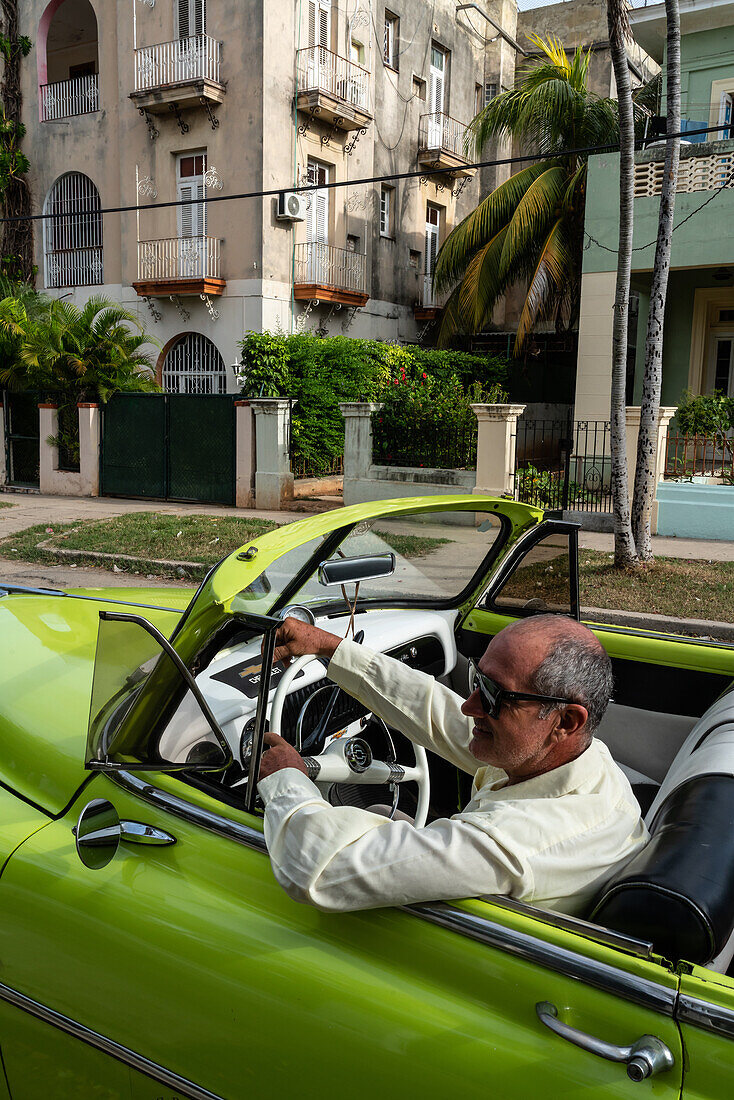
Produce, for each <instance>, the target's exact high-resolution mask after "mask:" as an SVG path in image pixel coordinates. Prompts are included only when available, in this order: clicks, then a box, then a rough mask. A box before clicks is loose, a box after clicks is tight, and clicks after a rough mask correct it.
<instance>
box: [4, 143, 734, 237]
mask: <svg viewBox="0 0 734 1100" xmlns="http://www.w3.org/2000/svg"><path fill="white" fill-rule="evenodd" d="M731 128H732V125H731V123H729V124H727V125H725V126H705V127H703V128H702V129H700V130H688V131H686V132H685V133H682V132H681V133H677V134H668V135H667V137H666V138H665V139H664V140H665V141H672V140H673V139H675V138H686V137H691V136H692V135H693V134H709V133H715V132H718V131H720V130H726V131H727V132H728V131H729V130H731ZM637 144H639V145H640V147H642V143H639V142H638V143H637ZM616 152H619V143H618V142H614V143H612V144H609V145H586V146H582V147H580V148H577V149H563V150H561V151H559V152H557V153H526V154H524V155H523V156H515V157H500V158H497V159H495V160H478V161H472V162H468V163H466V164H464V165H462V171H466V170H468V171H474V170H479V169H481V168H499V167H502V166H503V165H508V164H533V163H536V162H539V161H547V160H561V159H563V158H565V157H574V156H588V155H589V154H591V153H616ZM455 171H456V168H455V167H450V168H438V167H434V166H433V165H431V166H429V167H428V168H418V169H416V170H414V171H410V172H392V173H388V174H387V175H381V176H363V177H361V178H359V179H355V180H332V181H329V182H328V183H320V184H319V185H318V187H314V185H313V184H312V183H305V184H299V185H298V186H297V187H269V188H266V189H264V190H260V191H242V192H240V193H238V194H235V195H205V196H204V198H203V199H202V198H195V199H171V200H170V201H168V202H156V203H151V204H150V205H148V206H140V205H139V204H137V203H132V204H130V205H129V206H106V207H87V208H86V209H82V210H74V211H69V213H72V214H73V215H74V216H76V217H79V216H81V215H83V214H88V215H90V216H93V217H98V216H99V215H101V214H134V213H135V212H136V211H138V210H141V211H150V210H168V209H170V208H172V207H176V208H177V207H179V206H201V205H202V204H208V203H216V202H235V201H238V200H240V199H266V198H274V197H275V196H277V195H282V194H283V193H284V192H285V191H295V192H307V193H309V194H310V193H312V192H314V191H335V190H337V189H339V188H342V187H360V186H366V185H367V184H373V183H392V182H394V181H395V180H410V179H420V178H421V177H426V176H440V175H452V174H453V173H455ZM58 217H59V214H52V213H46V214H21V215H18V214H16V215H13V216H12V217H4V218H0V224H2V223H5V222H37V221H48V220H50V219H52V218H58Z"/></svg>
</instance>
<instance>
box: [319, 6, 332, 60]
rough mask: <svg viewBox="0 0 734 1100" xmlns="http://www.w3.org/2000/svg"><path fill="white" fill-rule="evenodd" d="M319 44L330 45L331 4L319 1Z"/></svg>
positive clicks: (328, 46)
mask: <svg viewBox="0 0 734 1100" xmlns="http://www.w3.org/2000/svg"><path fill="white" fill-rule="evenodd" d="M319 46H326V48H327V50H328V49H329V48H330V47H331V6H330V4H328V3H323V2H322V3H321V5H320V10H319Z"/></svg>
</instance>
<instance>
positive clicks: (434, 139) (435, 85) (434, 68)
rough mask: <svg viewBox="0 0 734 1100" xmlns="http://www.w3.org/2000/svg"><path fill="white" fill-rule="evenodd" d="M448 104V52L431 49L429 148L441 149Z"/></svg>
mask: <svg viewBox="0 0 734 1100" xmlns="http://www.w3.org/2000/svg"><path fill="white" fill-rule="evenodd" d="M445 102H446V51H445V50H442V49H441V48H440V47H439V46H432V47H431V68H430V71H429V77H428V103H429V113H430V118H429V127H428V148H429V149H440V148H441V135H442V132H443V114H444V107H445Z"/></svg>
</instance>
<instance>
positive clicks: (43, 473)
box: [38, 404, 59, 493]
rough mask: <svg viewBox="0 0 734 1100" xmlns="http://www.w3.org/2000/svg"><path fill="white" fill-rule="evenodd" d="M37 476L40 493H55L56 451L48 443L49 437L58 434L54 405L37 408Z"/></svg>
mask: <svg viewBox="0 0 734 1100" xmlns="http://www.w3.org/2000/svg"><path fill="white" fill-rule="evenodd" d="M38 430H39V436H40V438H39V441H38V446H39V476H38V487H39V489H40V490H41V492H42V493H56V491H57V489H58V484H57V481H58V479H57V477H56V472H57V470H58V464H59V463H58V451H57V449H56V447H54V446H53V445H52V444H50V443H49V442H48V439H49V436H57V435H58V434H59V410H58V407H57V406H56V405H51V404H43V405H39V406H38Z"/></svg>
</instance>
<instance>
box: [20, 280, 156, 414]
mask: <svg viewBox="0 0 734 1100" xmlns="http://www.w3.org/2000/svg"><path fill="white" fill-rule="evenodd" d="M38 297H39V298H41V296H38ZM41 300H42V305H41V306H40V307H38V308H36V307H35V306H34V308H33V309H32V310H31V311H30V312H29V310H28V309H26V308H25V307H24V306H23V304H22V303H19V302H18V300H17V299H16V298H5V299H4V300H3V301H0V339H2V338H5V339H10V338H14V339H16V340H17V341H18V342H19V347H18V354H17V355H15V356H14V357H12V358H6V360H5V362H4V363H2V364H1V365H0V382H1V383H2V384H3V385H7V386H8V387H9V388H10V389H35V390H38V391H42V392H44V393H46V394H48V395H49V396H58V397H60V398H61V399H62V400H67V401H102V402H105V401H107V400H109V398H110V397H111V396H112V395H113V394H114V393H117V392H119V391H122V390H127V391H144V390H156V389H158V386H157V385H156V382H155V380H154V376H153V370H152V365H151V362H150V357H149V355H148V354H147V353H146V352H145V351H143V347H144V345H145V344H150V343H151V342H153V341H152V340H151V337H150V336H148V335H146V334H145V333H144V332H143V331H142V330H141V329H140V326H139V325H138V323H137V321H136V319H135V316H134V315H133V314H132V313H130V312H129V311H128V310H126V309H125V308H124V307H123V306H120V305H117V304H116V303H114V302H111V301H110V300H109V299H107V298H104V297H102V296H95V297H92V298H90V299H89V300H88V301H87V302H86V304H85V305H84V306H83V307H82V308H81V309H80V308H79V307H78V306H76V305H74V304H73V303H72V302H66V301H61V300H60V299H58V298H51V299H47V298H41ZM136 330H137V331H136Z"/></svg>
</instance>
